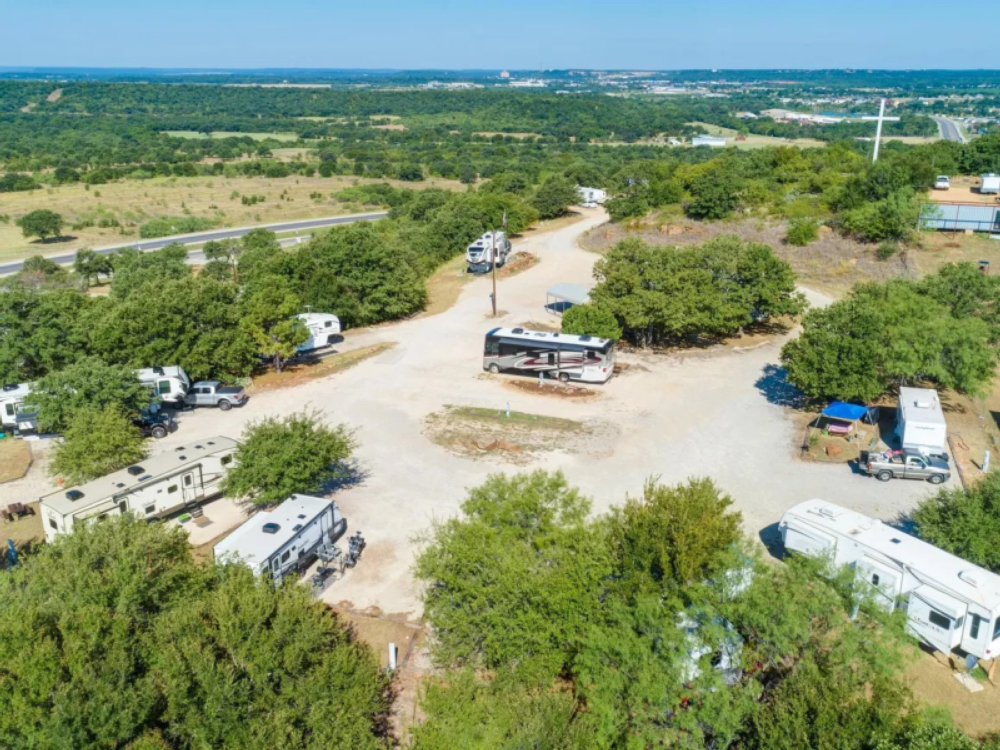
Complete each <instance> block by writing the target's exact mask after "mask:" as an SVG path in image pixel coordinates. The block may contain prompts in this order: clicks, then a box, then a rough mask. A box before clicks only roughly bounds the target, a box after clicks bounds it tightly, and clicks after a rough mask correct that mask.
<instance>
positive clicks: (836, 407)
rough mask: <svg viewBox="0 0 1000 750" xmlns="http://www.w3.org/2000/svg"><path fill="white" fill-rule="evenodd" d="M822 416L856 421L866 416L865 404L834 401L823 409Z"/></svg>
mask: <svg viewBox="0 0 1000 750" xmlns="http://www.w3.org/2000/svg"><path fill="white" fill-rule="evenodd" d="M823 416H824V417H829V418H830V419H842V420H844V421H845V422H857V421H858V420H859V419H863V418H864V417H866V416H868V407H867V406H858V404H845V403H844V402H843V401H834V402H833V403H832V404H830V405H829V406H828V407H826V408H825V409H824V410H823Z"/></svg>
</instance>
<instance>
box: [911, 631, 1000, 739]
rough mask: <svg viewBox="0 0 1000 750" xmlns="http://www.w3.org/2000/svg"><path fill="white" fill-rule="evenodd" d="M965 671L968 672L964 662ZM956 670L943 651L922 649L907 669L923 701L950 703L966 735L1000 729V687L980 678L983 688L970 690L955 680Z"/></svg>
mask: <svg viewBox="0 0 1000 750" xmlns="http://www.w3.org/2000/svg"><path fill="white" fill-rule="evenodd" d="M961 671H962V672H964V671H965V669H964V665H962V666H961ZM955 673H956V670H955V669H953V668H952V665H951V664H950V663H949V660H948V659H947V657H945V656H944V655H943V654H940V653H938V654H930V653H927V652H926V651H924V650H920V651H919V654H918V656H917V658H916V659H915V660H914V662H913V664H911V665H910V667H909V669H908V670H907V671H906V680H907V682H908V683H909V685H910V688H911V689H912V690H913V694H914V696H915V697H916V699H917V700H918V701H919V702H920V703H923V704H925V705H927V706H946V707H947V708H948V709H949V710H950V711H951V717H952V719H953V720H954V722H955V726H956V727H958V728H959V729H961V730H962V731H963V732H965V733H966V734H969V735H972V736H973V737H977V738H983V737H987V736H991V735H994V734H997V733H998V732H1000V687H997V686H994V685H991V684H990V683H989V681H988V680H985V679H979V680H977V682H979V684H980V685H982V686H983V689H982V690H981V691H980V692H978V693H970V692H969V691H968V690H966V689H965V688H964V687H962V685H961V683H959V682H958V680H956V679H955V677H954V675H955ZM998 674H1000V672H998Z"/></svg>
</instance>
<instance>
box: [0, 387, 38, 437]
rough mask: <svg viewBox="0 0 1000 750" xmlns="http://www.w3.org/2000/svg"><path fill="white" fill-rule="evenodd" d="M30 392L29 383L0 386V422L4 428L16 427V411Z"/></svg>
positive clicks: (11, 428)
mask: <svg viewBox="0 0 1000 750" xmlns="http://www.w3.org/2000/svg"><path fill="white" fill-rule="evenodd" d="M30 394H31V383H21V384H19V385H15V384H11V385H5V386H3V387H2V388H0V424H2V425H3V428H4V430H13V429H15V428H16V427H17V411H18V408H19V407H20V406H21V405H22V404H23V403H24V399H25V398H27V397H28V396H29V395H30Z"/></svg>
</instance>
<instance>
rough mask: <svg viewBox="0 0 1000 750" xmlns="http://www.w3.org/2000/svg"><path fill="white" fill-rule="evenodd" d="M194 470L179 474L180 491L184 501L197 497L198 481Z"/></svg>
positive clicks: (188, 501)
mask: <svg viewBox="0 0 1000 750" xmlns="http://www.w3.org/2000/svg"><path fill="white" fill-rule="evenodd" d="M196 479H197V477H196V476H195V472H194V471H189V472H186V473H184V474H182V475H181V493H182V497H183V498H184V502H186V503H190V502H192V501H193V500H197V499H198V493H199V488H198V482H197V481H196Z"/></svg>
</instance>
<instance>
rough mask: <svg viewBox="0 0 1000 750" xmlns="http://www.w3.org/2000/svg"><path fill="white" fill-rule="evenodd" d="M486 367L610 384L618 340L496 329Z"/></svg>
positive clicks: (490, 336) (487, 344) (496, 371)
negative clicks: (616, 341) (608, 382)
mask: <svg viewBox="0 0 1000 750" xmlns="http://www.w3.org/2000/svg"><path fill="white" fill-rule="evenodd" d="M483 369H484V370H489V371H490V372H491V373H493V374H494V375H497V374H499V373H501V372H504V371H516V372H522V373H526V374H534V375H537V374H538V373H545V374H547V375H548V376H549V377H553V378H559V380H561V381H563V382H564V383H565V382H567V381H569V380H582V381H585V382H588V383H606V382H607V381H609V380H611V376H612V375H614V374H615V342H614V341H612V340H611V339H599V338H597V337H595V336H574V335H572V334H568V333H549V332H547V331H531V330H528V329H525V328H494V329H493V330H492V331H490V332H489V333H487V334H486V341H485V342H484V345H483Z"/></svg>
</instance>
